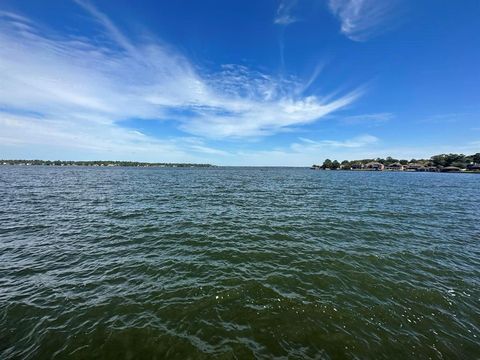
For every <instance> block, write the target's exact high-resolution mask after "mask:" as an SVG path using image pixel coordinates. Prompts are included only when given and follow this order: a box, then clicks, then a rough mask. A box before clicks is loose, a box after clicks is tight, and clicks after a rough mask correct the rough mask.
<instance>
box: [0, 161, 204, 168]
mask: <svg viewBox="0 0 480 360" xmlns="http://www.w3.org/2000/svg"><path fill="white" fill-rule="evenodd" d="M0 165H45V166H132V167H152V166H156V167H210V166H213V165H210V164H189V163H149V162H138V161H103V160H101V161H100V160H99V161H62V160H0Z"/></svg>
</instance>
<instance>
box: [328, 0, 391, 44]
mask: <svg viewBox="0 0 480 360" xmlns="http://www.w3.org/2000/svg"><path fill="white" fill-rule="evenodd" d="M328 4H329V8H330V10H331V11H332V13H333V14H334V15H335V16H336V17H338V19H339V20H340V23H341V27H340V31H341V32H342V33H343V34H344V35H345V36H347V37H348V38H349V39H351V40H354V41H364V40H367V39H368V38H371V37H373V36H374V35H376V34H378V33H379V32H380V29H381V28H382V27H383V28H385V27H386V25H387V21H388V20H390V19H391V18H392V14H393V12H394V10H395V8H396V0H329V3H328Z"/></svg>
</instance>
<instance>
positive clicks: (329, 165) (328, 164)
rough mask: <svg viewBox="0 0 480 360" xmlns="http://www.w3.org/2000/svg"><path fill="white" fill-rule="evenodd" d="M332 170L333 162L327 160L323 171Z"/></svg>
mask: <svg viewBox="0 0 480 360" xmlns="http://www.w3.org/2000/svg"><path fill="white" fill-rule="evenodd" d="M331 168H332V160H330V159H325V161H324V162H323V165H322V169H331Z"/></svg>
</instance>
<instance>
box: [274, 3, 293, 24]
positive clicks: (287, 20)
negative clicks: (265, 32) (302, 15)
mask: <svg viewBox="0 0 480 360" xmlns="http://www.w3.org/2000/svg"><path fill="white" fill-rule="evenodd" d="M297 2H298V1H297V0H280V4H279V5H278V8H277V11H276V13H275V18H274V20H273V22H274V23H275V24H277V25H290V24H292V23H295V22H297V21H298V19H297V18H296V17H295V16H293V15H292V10H293V8H294V7H295V5H296V4H297Z"/></svg>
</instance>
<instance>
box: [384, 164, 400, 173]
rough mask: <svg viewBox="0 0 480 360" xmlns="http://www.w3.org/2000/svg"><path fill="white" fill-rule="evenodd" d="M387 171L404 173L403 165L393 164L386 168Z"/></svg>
mask: <svg viewBox="0 0 480 360" xmlns="http://www.w3.org/2000/svg"><path fill="white" fill-rule="evenodd" d="M385 170H390V171H403V165H402V164H400V163H398V162H397V163H393V164H390V165H387V166H385Z"/></svg>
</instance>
